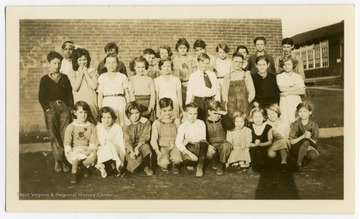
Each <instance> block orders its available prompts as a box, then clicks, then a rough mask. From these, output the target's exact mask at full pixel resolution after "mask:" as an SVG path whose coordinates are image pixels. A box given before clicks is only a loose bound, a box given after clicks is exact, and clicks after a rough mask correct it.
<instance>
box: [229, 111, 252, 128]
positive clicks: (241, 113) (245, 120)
mask: <svg viewBox="0 0 360 219" xmlns="http://www.w3.org/2000/svg"><path fill="white" fill-rule="evenodd" d="M238 117H240V118H242V119H243V120H244V122H245V126H247V123H248V121H247V116H246V113H244V112H241V111H236V112H234V114H233V115H232V118H233V121H234V122H235V119H236V118H238Z"/></svg>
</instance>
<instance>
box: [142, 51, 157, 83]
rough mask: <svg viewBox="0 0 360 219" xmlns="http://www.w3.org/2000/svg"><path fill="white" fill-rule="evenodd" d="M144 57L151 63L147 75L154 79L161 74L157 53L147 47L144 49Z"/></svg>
mask: <svg viewBox="0 0 360 219" xmlns="http://www.w3.org/2000/svg"><path fill="white" fill-rule="evenodd" d="M143 57H144V58H145V59H146V61H147V62H148V63H149V67H148V69H147V72H146V75H147V76H149V77H150V78H152V79H155V78H156V77H158V76H159V69H158V67H157V61H158V60H156V53H155V51H154V50H153V49H150V48H147V49H145V50H144V51H143Z"/></svg>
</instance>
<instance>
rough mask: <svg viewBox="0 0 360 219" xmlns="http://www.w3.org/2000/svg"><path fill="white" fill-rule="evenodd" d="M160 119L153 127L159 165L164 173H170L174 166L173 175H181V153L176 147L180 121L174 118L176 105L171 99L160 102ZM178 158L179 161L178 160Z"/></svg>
mask: <svg viewBox="0 0 360 219" xmlns="http://www.w3.org/2000/svg"><path fill="white" fill-rule="evenodd" d="M159 108H160V118H159V119H157V120H155V121H154V123H153V125H152V133H151V141H150V143H151V146H152V148H153V149H154V150H155V152H156V155H157V164H158V165H159V166H160V167H161V170H162V171H163V172H167V171H168V166H169V165H170V163H171V164H172V172H173V174H179V172H180V170H179V168H178V164H179V163H181V161H182V160H181V152H180V151H179V149H178V148H177V147H176V146H175V140H176V134H177V129H178V127H179V125H180V120H179V119H177V118H174V117H172V113H173V109H174V105H173V101H172V100H171V99H170V98H167V97H164V98H161V99H160V100H159ZM176 158H177V159H176Z"/></svg>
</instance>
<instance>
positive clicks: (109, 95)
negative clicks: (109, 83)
mask: <svg viewBox="0 0 360 219" xmlns="http://www.w3.org/2000/svg"><path fill="white" fill-rule="evenodd" d="M118 96H122V97H124V96H125V95H124V94H107V95H104V97H118Z"/></svg>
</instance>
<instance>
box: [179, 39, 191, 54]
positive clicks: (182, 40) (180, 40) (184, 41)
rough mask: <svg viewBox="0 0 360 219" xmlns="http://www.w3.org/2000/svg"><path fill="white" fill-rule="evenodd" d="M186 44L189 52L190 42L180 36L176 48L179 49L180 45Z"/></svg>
mask: <svg viewBox="0 0 360 219" xmlns="http://www.w3.org/2000/svg"><path fill="white" fill-rule="evenodd" d="M181 45H184V46H186V48H187V52H189V49H190V44H189V42H188V41H187V40H186V39H185V38H180V39H179V40H178V41H177V42H176V45H175V50H176V51H178V48H179V46H181Z"/></svg>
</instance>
